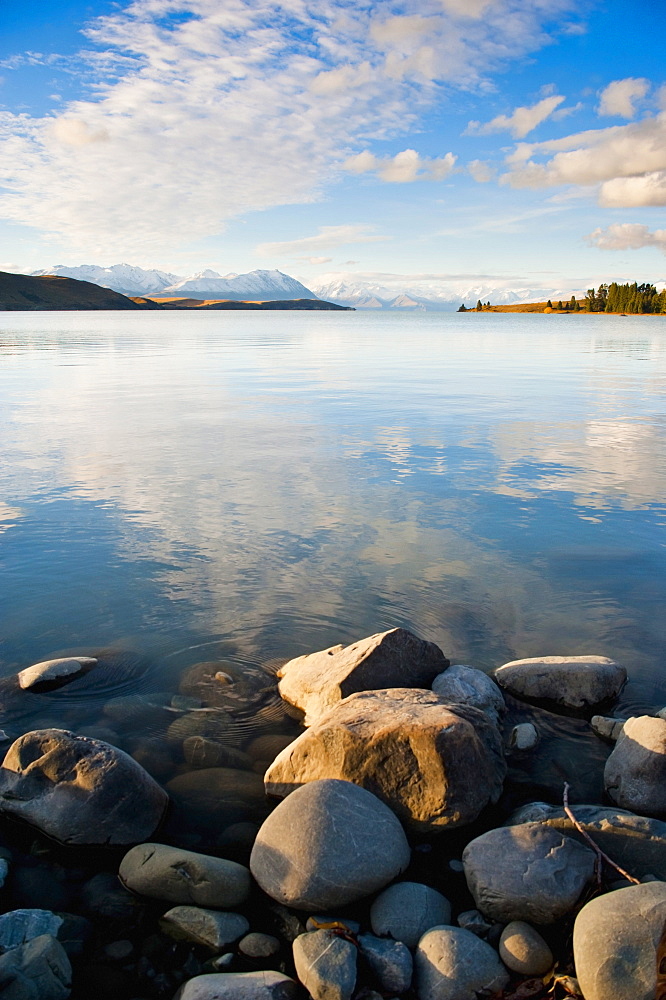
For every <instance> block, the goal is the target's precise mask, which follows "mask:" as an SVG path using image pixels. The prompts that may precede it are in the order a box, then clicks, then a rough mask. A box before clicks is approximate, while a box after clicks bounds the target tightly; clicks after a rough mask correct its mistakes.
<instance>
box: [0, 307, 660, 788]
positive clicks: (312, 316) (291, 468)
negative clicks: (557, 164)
mask: <svg viewBox="0 0 666 1000" xmlns="http://www.w3.org/2000/svg"><path fill="white" fill-rule="evenodd" d="M665 375H666V320H664V319H661V318H658V317H633V318H622V317H616V316H608V317H606V316H603V315H602V316H596V315H595V316H585V315H583V316H567V317H561V316H539V315H537V316H530V315H519V316H512V315H507V314H480V315H476V314H471V315H458V314H453V315H450V314H433V313H430V314H428V313H425V314H421V313H419V314H413V315H399V314H385V313H378V314H372V313H370V314H368V313H363V312H348V313H304V314H300V313H281V312H276V313H270V312H269V313H235V312H234V313H225V312H208V313H198V314H196V315H192V314H189V313H172V314H166V315H164V314H156V313H150V312H148V313H128V314H122V313H74V314H67V313H4V314H0V414H1V426H2V450H1V455H0V485H1V493H0V574H1V581H2V591H1V592H2V612H1V630H0V673H1V674H2V675H3V676H6V677H10V676H12V675H13V674H15V672H16V671H17V670H19V669H21V668H23V667H25V666H27V665H29V664H31V663H34V662H37V661H39V660H44V659H47V658H50V657H52V656H56V655H62V654H63V653H67V652H76V653H94V652H99V651H105V652H104V657H105V659H104V663H105V669H104V670H103V671H98V672H97V673H96V672H95V671H93V672H92V673H91V674H89V675H88V677H87V678H84V679H83V680H82V681H80V682H76V683H73V684H71V685H69V686H67V687H65V688H62V689H60V690H59V691H56V692H51V693H46V694H42V695H27V694H25V693H24V694H23V695H22V700H21V698H19V697H18V696H17V695H16V692H15V691H13V689H11V685H9V687H8V693H7V696H6V698H5V702H4V704H3V708H4V711H3V717H2V719H1V720H0V725H1V726H3V728H4V729H5V730H6V731H7V733H8V735H9V736H10V737H12V736H15V735H18V734H19V733H20V732H23V731H24V730H25V729H27V728H37V727H38V726H41V725H43V724H58V725H61V726H62V725H65V724H66V725H68V726H71V727H72V728H77V727H79V728H80V727H84V728H85V727H92V728H93V730H95V729H97V730H99V729H100V728H101V729H102V730H105V731H108V730H109V729H110V730H111V731H115V732H116V733H117V734H119V742H120V743H122V742H123V740H125V744H126V745H128V748H129V749H130V750H132V747H133V745H132V739H136V738H137V734H139V735H142V736H148V737H150V738H151V739H153V740H154V741H157V742H159V740H161V739H164V738H165V736H164V734H165V731H166V729H167V725H166V723H167V722H169V723H171V722H172V721H173V718H174V717H177V718H180V717H181V716H180V715H179V714H178V713H179V712H180V711H182V706H181V707H178V703H177V704H176V707H175V708H172V709H170V711H171V713H172V714H171V715H164V716H163V717H160V711H159V706H158V708H157V709H156V708H155V706H154V705H153V706H152V707H151V706H150V704H149V705H148V707H147V708H146V709H145V712H144V714H143V715H142V714H141V713H140V712H139V713H138V714H137V713H134V714H132V712H131V711H129V709H128V712H129V714H125V715H124V716H123V715H122V712H124V711H125V707H126V704H125V703H119V702H117V703H115V704H116V706H117V711H116V715H115V716H114V715H113V712H111V714H109V711H106V710H105V706H107V705H108V703H109V702H110V701H111V700H112V699H113V698H118V697H121V696H122V697H127V696H136V699H135V700H136V701H137V704H139V705H140V704H142V702H141V701H140V698H139V696H141V697H143V698H144V701H147V702H148V703H150V697H148V698H147V699H146V696H147V695H150V696H151V697H152V694H154V693H155V692H167V693H175V692H177V691H178V688H179V684H181V679H182V676H183V673H184V671H186V670H188V668H190V667H192V665H194V664H197V663H199V662H201V661H213V662H216V663H226V664H227V665H228V672H231V674H234V671H236V674H234V677H236V676H240V675H242V674H243V673H244V672H246V673H247V676H248V677H249V678H250V679H252V678H255V680H256V678H257V677H259V676H261V677H264V678H265V677H267V676H270V675H269V674H268V673H267V674H264V673H263V671H264V670H265V669H266V664H268V669H269V670H270V664H271V661H274V660H276V659H280V658H282V659H284V658H287V657H291V656H294V655H298V654H300V653H303V652H307V651H310V650H314V649H320V648H323V647H325V646H328V645H331V644H333V643H337V642H342V643H347V642H350V641H352V640H355V639H357V638H360V637H362V636H365V635H368V634H371V633H373V632H377V631H383V630H385V629H388V628H391V627H393V626H396V625H401V626H405V627H407V628H410V629H412V630H413V631H415V632H416V633H417V634H419V635H420V636H422V637H424V638H427V639H431V640H433V641H435V642H437V643H438V644H439V645H440V646H441V647H442V649H443V650H444V652H445V653H446V655H447V656H449V657H450V659H451V660H452V662H459V663H469V664H472V665H476V666H479V667H482V668H483V669H486V670H489V669H492V668H493V667H495V666H498V665H500V664H501V663H504V662H506V661H507V660H511V659H514V658H517V657H524V656H533V655H538V654H557V653H569V654H581V653H586V652H589V653H599V654H603V655H608V656H612V657H615V658H617V659H619V660H620V661H621V662H623V663H624V664H625V665H626V667H627V669H628V671H629V675H630V682H629V684H628V685H627V687H626V688H625V691H624V692H623V695H622V697H621V702H620V706H619V713H621V714H622V713H629V712H643V711H653V710H654V709H656V708H659V707H661V706H662V705H664V704H666V676H665V673H664V656H665V654H664V650H665V649H666V616H665V615H664V613H663V612H664V606H665V598H666V574H665V573H664V551H665V550H664V541H665V537H666V536H665V532H664V523H665V509H664V508H665V503H664V501H665V497H666V447H665V444H666V433H665V432H666V424H665V413H666V407H665V403H666V378H665ZM231 674H230V675H231ZM232 679H234V678H232ZM258 683H259V682H258V681H257V683H256V684H255V681H254V680H251V683H250V684H249V687H250V688H252V691H254V693H255V694H256V690H257V684H258ZM253 685H254V687H253ZM259 686H260V685H259ZM185 687H187V685H185ZM230 690H231V689H230ZM186 693H187V692H186ZM252 697H254V695H253V696H252ZM252 697H250V696H248V699H247V701H246V704H245V713H244V714H243V713H242V712H241V713H240V715H242V720H241V721H242V726H245V727H246V728H245V729H242V727H241V730H239V731H238V734H237V739H236V737H234V739H235V741H236V743H237V744H238V745H239V746H243V745H244V744H243V741H244V740H246V741H247V740H248V739H250V738H251V737H254V736H256V734H257V733H265V732H275V731H278V732H280V731H283V730H284V731H285V732H289V731H290V730H289V727H290V725H291V726H293V725H294V724H293V723H290V722H289V721H288V720H285V719H284V718H282V715H281V713H280V711H279V706H277V705H276V704H275V703H273V702H272V701H270V699H269V702H268V703H265V702H261V699H259V701H256V700H255V702H253V700H252ZM153 700H154V699H153ZM260 702H261V705H263V711H264V716H263V721H260V722H259V723H257V725H256V726H255V725H254V723H253V721H252V720H253V706H254V708H257V706H258V705H259V703H260ZM127 704H129V703H127ZM224 704H225V705H226V706H227V707H229V705H228V703H227V702H224ZM118 706H119V708H118ZM112 708H113V706H112ZM121 710H122V712H121V716H122V717H121V718H120V720H119V719H118V712H119V711H121ZM164 711H165V712H166V709H165V710H164ZM257 717H258V718H259V715H258V716H257ZM165 720H166V721H165ZM563 725H564V726H565V728H566V727H567V726H568V727H569V728H568V729H567V734H568V737H569V738H570V739H571V741H572V745H573V746H574V749H575V747H576V746H577V747H578V749H579V752H580V753H581V754H583V755H584V754H586V753H587V754H588V755H591V759H593V760H594V761H596V762H597V763H598V761H599V760H603V756H604V755H605V754H606V753H607V752H608V747H604V746H603V745H601V744H599V741H597V740H596V738H594V741H593V742H592V743H591V742H590V738H589V732H588V730H587V728H586V724H585V723H580V722H579V721H578V720H574V721H572V722H571V723H569V722H566V723H563ZM167 743H168V741H167ZM179 752H180V750H179V748H176V749H174V745H173V741H172V745H171V750H170V753H171V759H172V762H173V768H174V771H173V773H176V774H178V773H182V772H185V771H187V767H188V765H186V764H184V763H183V761H182V758H181V757H179V756H178V754H179ZM555 756H557V754H555ZM574 758H575V753H574V757H571V755H570V753H569V750H567V752H566V754H564V757H562V755H560V757H559V758H558V760H557V761H556V765H557V768H558V769H559V770H558V774H559V773H565V776H566V772H567V768H568V767H571V769H574V770H575V768H576V767H577V766H578V765H577V764H573V763H571V762H572V761H573V760H574ZM567 762H569V763H567ZM155 770H156V771H159V767H156V768H155ZM527 771H529V768H527ZM527 771H526V773H527ZM161 777H162V779H163V780H166V779H167V778H168V777H169V770H168V766H165V767H164V768H163V769H162V774H161ZM581 794H582V792H581ZM579 798H580V795H579Z"/></svg>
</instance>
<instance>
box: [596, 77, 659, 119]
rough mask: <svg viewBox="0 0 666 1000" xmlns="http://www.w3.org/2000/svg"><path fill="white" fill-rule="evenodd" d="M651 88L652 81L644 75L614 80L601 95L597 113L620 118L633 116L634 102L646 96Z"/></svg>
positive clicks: (634, 110)
mask: <svg viewBox="0 0 666 1000" xmlns="http://www.w3.org/2000/svg"><path fill="white" fill-rule="evenodd" d="M649 89H650V81H649V80H645V79H643V78H642V77H641V78H636V77H632V76H629V77H627V78H626V79H625V80H613V82H612V83H609V84H608V86H607V87H605V88H604V89H603V90H602V91H601V94H600V95H599V106H598V108H597V114H600V115H612V116H613V117H618V118H633V117H634V115H635V114H636V108H635V107H634V104H635V102H636V101H638V100H640V99H641V98H642V97H645V95H646V94H647V92H648V90H649Z"/></svg>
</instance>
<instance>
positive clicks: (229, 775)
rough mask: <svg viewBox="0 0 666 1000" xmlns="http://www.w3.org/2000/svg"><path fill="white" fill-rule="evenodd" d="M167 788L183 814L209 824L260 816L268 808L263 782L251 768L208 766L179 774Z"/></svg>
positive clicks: (227, 823)
mask: <svg viewBox="0 0 666 1000" xmlns="http://www.w3.org/2000/svg"><path fill="white" fill-rule="evenodd" d="M166 787H167V791H168V792H169V795H171V796H172V798H173V800H174V802H175V803H176V804H177V805H178V806H179V807H180V809H181V811H182V813H183V815H184V816H185V817H188V816H189V817H190V818H191V819H194V820H199V821H204V822H206V823H207V824H208V825H211V826H217V825H220V824H222V825H224V826H227V825H230V824H231V823H232V822H233V821H234V820H241V819H246V818H254V817H256V818H263V816H265V815H266V812H267V811H268V804H267V802H266V795H265V792H264V783H263V781H262V779H261V778H260V776H259V775H258V774H254V773H253V772H252V771H239V770H238V769H236V768H231V767H208V768H204V769H202V770H200V771H190V772H189V773H188V774H180V775H178V777H176V778H172V780H171V781H169V782H168V783H167V786H166Z"/></svg>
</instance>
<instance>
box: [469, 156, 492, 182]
mask: <svg viewBox="0 0 666 1000" xmlns="http://www.w3.org/2000/svg"><path fill="white" fill-rule="evenodd" d="M467 170H468V171H469V173H470V174H471V176H472V177H473V178H474V180H475V181H476V182H477V184H487V183H488V181H491V180H492V179H493V177H494V176H495V174H496V172H497V171H496V170H495V169H494V168H493V167H491V165H490V164H489V163H485V162H484V161H483V160H472V161H471V163H468V164H467Z"/></svg>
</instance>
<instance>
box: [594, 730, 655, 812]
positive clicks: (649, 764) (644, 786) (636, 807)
mask: <svg viewBox="0 0 666 1000" xmlns="http://www.w3.org/2000/svg"><path fill="white" fill-rule="evenodd" d="M604 782H605V785H606V791H607V792H608V794H609V795H610V797H611V799H613V801H614V802H617V804H618V805H619V806H623V807H624V808H625V809H631V810H632V811H633V812H637V813H641V814H643V815H646V816H666V720H665V719H655V718H652V717H651V716H648V715H642V716H639V717H637V718H633V719H627V721H626V722H625V724H624V729H623V730H622V735H621V736H620V738H619V739H618V741H617V743H616V744H615V749H614V750H613V752H612V753H611V755H610V757H609V758H608V760H607V761H606V767H605V769H604Z"/></svg>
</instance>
